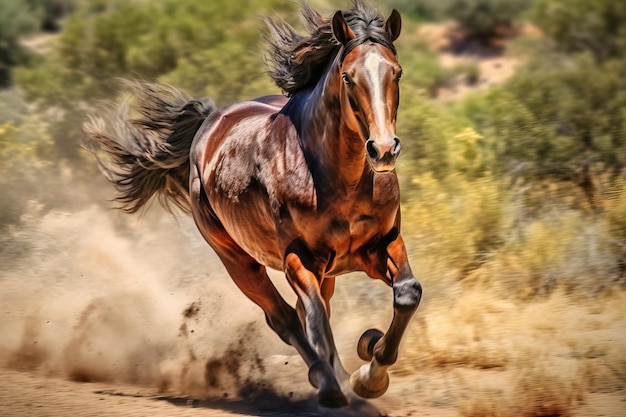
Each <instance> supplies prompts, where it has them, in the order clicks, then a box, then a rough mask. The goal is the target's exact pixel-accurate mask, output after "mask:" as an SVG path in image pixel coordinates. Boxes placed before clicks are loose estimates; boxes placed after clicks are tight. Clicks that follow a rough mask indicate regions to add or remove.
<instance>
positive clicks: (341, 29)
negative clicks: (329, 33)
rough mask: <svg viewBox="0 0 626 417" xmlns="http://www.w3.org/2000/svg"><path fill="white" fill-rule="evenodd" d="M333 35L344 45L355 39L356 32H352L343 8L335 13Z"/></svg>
mask: <svg viewBox="0 0 626 417" xmlns="http://www.w3.org/2000/svg"><path fill="white" fill-rule="evenodd" d="M333 36H335V39H337V40H338V41H339V43H341V44H342V45H345V44H347V43H348V42H349V41H351V40H352V39H354V32H352V29H350V26H348V23H347V22H346V19H345V18H344V17H343V13H341V10H339V11H337V12H336V13H335V14H334V15H333Z"/></svg>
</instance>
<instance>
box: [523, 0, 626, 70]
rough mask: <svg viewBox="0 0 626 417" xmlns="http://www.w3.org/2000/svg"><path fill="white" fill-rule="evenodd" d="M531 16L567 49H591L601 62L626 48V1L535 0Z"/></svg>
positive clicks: (579, 50) (556, 41)
mask: <svg viewBox="0 0 626 417" xmlns="http://www.w3.org/2000/svg"><path fill="white" fill-rule="evenodd" d="M529 18H530V19H531V20H532V22H533V23H535V24H536V25H537V26H539V28H541V29H542V30H543V31H544V33H545V34H546V35H548V36H550V37H551V38H552V39H553V40H554V42H555V43H556V45H557V48H558V49H560V50H562V51H565V52H581V51H588V52H591V53H592V54H593V55H594V57H595V58H596V60H597V61H598V62H603V61H606V60H607V59H610V58H614V57H618V56H620V55H623V54H624V52H625V51H626V25H624V22H626V2H624V1H615V0H594V1H580V0H535V2H534V4H533V7H532V9H531V10H530V12H529Z"/></svg>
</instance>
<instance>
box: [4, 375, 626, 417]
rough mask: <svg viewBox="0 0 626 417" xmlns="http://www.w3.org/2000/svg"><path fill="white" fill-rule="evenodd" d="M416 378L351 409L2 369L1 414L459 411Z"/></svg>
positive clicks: (281, 416)
mask: <svg viewBox="0 0 626 417" xmlns="http://www.w3.org/2000/svg"><path fill="white" fill-rule="evenodd" d="M411 385H412V381H411V378H406V377H404V378H395V379H394V380H393V382H392V387H391V388H390V391H389V392H388V393H387V394H385V396H383V398H381V399H378V400H374V401H371V402H370V403H369V404H367V405H365V404H362V403H361V404H358V406H353V407H352V409H347V410H340V411H330V410H319V409H318V408H317V407H316V405H315V401H314V398H309V399H308V400H298V401H295V400H294V401H288V400H285V399H282V398H272V397H267V398H263V399H258V400H256V401H242V400H232V401H231V400H227V399H224V400H198V399H193V398H191V397H185V396H175V395H167V394H163V393H160V392H158V390H156V389H155V388H149V387H140V386H134V385H127V384H109V383H79V382H72V381H68V380H63V379H59V378H51V377H46V376H43V375H40V374H36V373H28V372H19V371H13V370H7V369H2V370H0V416H3V417H18V416H19V417H22V416H33V417H35V416H37V417H44V416H50V417H52V416H55V417H56V416H70V415H72V416H76V417H83V416H111V417H115V416H120V417H134V416H148V415H149V416H189V417H193V416H206V417H210V416H225V417H226V416H273V417H288V416H294V417H308V416H374V415H386V416H390V417H392V416H397V417H401V416H407V417H409V416H433V417H457V416H460V415H461V414H460V413H459V410H458V409H457V408H455V407H451V406H445V405H440V406H432V405H428V404H424V403H423V402H424V401H425V400H424V398H419V397H417V396H415V395H414V394H412V393H411V392H410V391H411ZM625 400H626V398H624V396H623V395H614V394H603V393H596V394H592V395H590V396H589V397H588V398H587V400H586V403H585V404H583V405H580V406H579V407H577V408H576V409H575V410H574V411H573V413H572V414H571V416H573V417H596V416H597V417H620V416H624V415H626V412H625V411H624V410H625V409H626V401H625Z"/></svg>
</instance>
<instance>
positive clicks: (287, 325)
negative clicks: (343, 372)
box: [218, 251, 347, 408]
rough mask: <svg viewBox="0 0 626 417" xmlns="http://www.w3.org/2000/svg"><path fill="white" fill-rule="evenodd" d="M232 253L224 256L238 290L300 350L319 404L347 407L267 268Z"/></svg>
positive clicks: (328, 368) (326, 365) (271, 324)
mask: <svg viewBox="0 0 626 417" xmlns="http://www.w3.org/2000/svg"><path fill="white" fill-rule="evenodd" d="M229 252H230V253H229V254H228V255H222V256H221V259H222V263H223V264H224V266H225V267H226V270H227V271H228V272H229V274H230V276H231V278H232V279H233V281H234V282H235V284H236V285H237V287H238V288H239V289H240V290H241V291H242V292H243V293H244V294H245V295H246V296H247V297H248V298H249V299H250V300H252V301H253V302H254V303H255V304H257V305H258V306H259V307H261V309H263V311H264V312H265V318H266V321H267V323H268V325H269V326H270V327H271V328H272V330H274V332H276V334H278V336H279V337H280V338H281V339H282V340H283V341H284V342H285V343H287V344H289V345H292V346H293V347H294V348H296V350H297V351H298V353H299V354H300V356H301V357H302V358H303V360H304V362H305V363H306V364H307V366H308V368H309V381H310V382H311V384H312V385H313V386H315V387H316V388H318V390H319V392H318V400H319V404H320V405H321V406H325V407H329V408H336V407H341V406H343V405H346V404H347V400H346V398H345V396H344V395H343V393H342V392H341V389H340V388H339V385H338V384H337V382H336V380H335V378H334V376H333V374H332V373H333V370H332V368H331V367H330V365H329V364H328V362H327V361H326V360H325V359H324V358H323V357H322V356H320V354H319V353H318V352H317V351H316V349H314V348H313V347H312V346H311V344H310V343H309V341H308V340H307V337H306V335H305V333H304V330H303V328H302V325H301V323H300V320H299V319H298V315H297V313H296V310H295V309H294V308H293V307H291V306H290V305H289V304H287V302H286V301H285V300H284V299H283V298H282V296H281V295H280V293H279V292H278V290H277V289H276V287H275V286H274V284H273V283H272V282H271V280H270V278H269V277H268V276H267V273H266V270H265V267H264V266H262V265H260V264H258V263H257V262H256V261H255V260H254V259H252V258H251V257H249V256H248V255H247V254H245V253H244V252H243V251H242V252H241V253H240V254H239V255H238V256H237V257H234V256H233V253H232V251H229ZM218 254H219V253H218ZM328 375H330V376H331V377H332V378H329V377H328Z"/></svg>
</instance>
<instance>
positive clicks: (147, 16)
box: [16, 0, 295, 163]
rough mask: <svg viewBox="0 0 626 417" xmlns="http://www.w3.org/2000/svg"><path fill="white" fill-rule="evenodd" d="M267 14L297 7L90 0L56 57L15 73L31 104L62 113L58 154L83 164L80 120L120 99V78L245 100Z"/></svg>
mask: <svg viewBox="0 0 626 417" xmlns="http://www.w3.org/2000/svg"><path fill="white" fill-rule="evenodd" d="M269 10H272V11H276V12H277V13H281V14H287V15H289V14H290V13H291V14H293V12H294V11H295V5H293V4H292V3H291V2H289V1H287V0H266V1H256V2H250V1H248V0H232V1H230V2H227V3H223V4H222V2H207V1H204V0H188V1H185V2H179V1H176V0H158V1H152V2H143V1H139V0H136V1H130V2H128V1H104V0H102V1H99V2H94V3H90V2H87V3H84V4H81V7H78V10H77V11H76V13H74V14H73V15H72V16H70V18H69V19H68V21H67V22H66V23H65V25H64V30H63V32H62V33H61V35H60V38H59V39H58V40H57V42H56V47H55V49H54V51H53V53H52V54H50V55H49V56H46V57H44V58H43V59H42V60H40V61H39V62H38V63H37V65H33V66H30V67H25V68H21V69H20V70H19V71H17V72H16V81H17V84H18V85H19V87H20V88H21V89H22V90H23V91H24V93H25V96H26V98H27V100H29V101H32V102H37V103H38V104H39V105H40V106H42V107H49V106H54V107H59V108H61V109H62V111H60V112H59V118H58V119H57V121H56V122H55V123H54V124H53V126H51V129H52V134H53V141H54V143H55V145H56V150H57V153H56V155H55V156H54V157H55V158H61V159H68V160H71V161H74V163H79V162H80V153H79V147H78V143H79V141H80V139H81V136H82V131H81V124H82V123H81V121H82V120H84V119H85V116H86V114H87V113H89V112H92V111H93V109H92V106H94V105H95V104H96V103H97V100H98V99H103V98H112V97H115V95H116V94H117V92H118V90H119V79H120V78H137V77H141V78H146V79H149V80H155V79H156V80H158V79H160V78H162V79H163V80H166V81H168V80H169V81H171V82H177V81H180V80H181V78H185V80H186V83H185V84H184V86H185V87H191V88H190V89H189V90H188V92H189V93H190V94H193V95H202V94H203V93H205V89H206V86H208V85H216V86H217V88H216V89H214V90H210V92H211V93H213V94H215V95H214V96H213V98H214V100H216V101H217V102H220V103H226V102H228V101H232V100H240V99H243V98H244V97H243V96H242V95H241V94H245V93H246V92H247V91H248V90H245V88H244V87H242V86H241V85H242V81H244V84H248V81H254V79H255V77H256V78H257V79H260V78H262V77H263V75H264V74H263V72H262V71H261V70H259V69H260V68H262V60H261V56H260V55H258V54H256V53H255V52H253V50H254V48H255V47H256V46H258V43H259V37H258V30H259V28H260V27H261V22H260V20H259V19H258V16H259V14H260V13H262V12H263V11H269ZM233 39H236V40H237V41H236V42H235V41H233ZM234 45H237V46H236V47H235V46H234ZM232 48H236V49H234V50H233V49H232ZM257 50H258V48H257ZM225 58H226V59H225ZM221 63H227V65H228V67H224V66H222V65H221ZM218 67H219V68H218ZM252 68H254V69H255V72H250V70H251V69H252ZM170 73H172V74H170ZM168 74H170V75H168ZM187 77H189V78H187ZM187 80H189V81H187ZM196 88H197V90H196Z"/></svg>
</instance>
